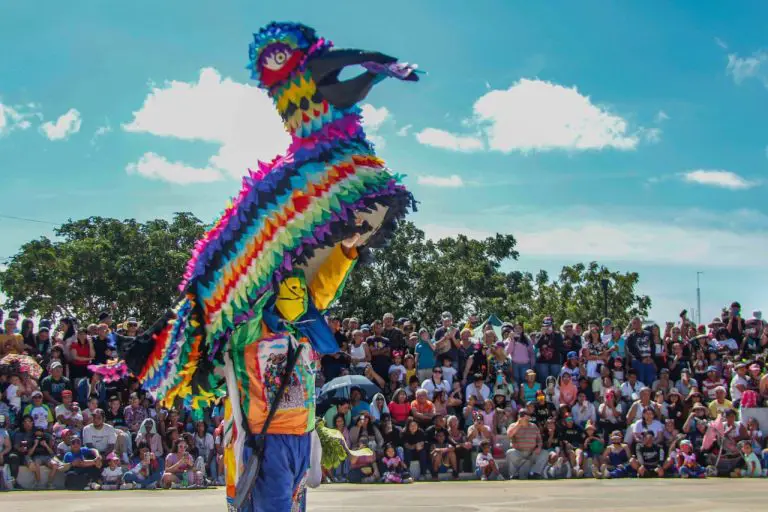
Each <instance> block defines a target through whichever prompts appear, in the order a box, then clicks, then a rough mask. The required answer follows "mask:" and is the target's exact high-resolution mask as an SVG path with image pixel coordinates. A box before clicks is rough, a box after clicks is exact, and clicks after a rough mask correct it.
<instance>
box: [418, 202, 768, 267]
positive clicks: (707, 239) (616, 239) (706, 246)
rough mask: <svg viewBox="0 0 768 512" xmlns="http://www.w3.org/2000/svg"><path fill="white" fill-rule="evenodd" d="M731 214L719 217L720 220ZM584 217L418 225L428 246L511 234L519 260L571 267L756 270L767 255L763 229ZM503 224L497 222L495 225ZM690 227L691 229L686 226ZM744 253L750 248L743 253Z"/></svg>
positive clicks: (572, 214)
mask: <svg viewBox="0 0 768 512" xmlns="http://www.w3.org/2000/svg"><path fill="white" fill-rule="evenodd" d="M730 214H731V213H730V212H723V213H722V215H721V217H727V216H729V215H730ZM583 215H584V212H582V211H578V210H566V211H563V212H560V213H559V214H558V215H557V217H556V218H552V217H550V216H548V217H547V219H546V220H542V219H540V216H538V218H537V215H533V214H525V215H520V216H515V217H514V218H515V220H514V221H512V222H510V219H511V218H512V216H510V215H505V216H503V217H502V216H496V217H494V218H484V220H483V222H484V224H483V225H484V226H491V227H484V228H482V229H477V228H468V227H466V225H464V226H462V225H451V224H435V223H430V224H425V225H419V227H420V228H421V229H423V230H424V231H425V233H426V234H427V236H428V237H429V238H431V239H433V240H437V239H440V238H444V237H452V236H456V235H457V234H464V235H466V236H468V237H470V238H474V239H478V240H482V239H485V238H487V237H490V236H494V235H495V234H496V232H497V231H498V232H503V233H512V234H513V235H514V236H515V239H516V240H517V242H518V246H517V247H516V249H517V250H518V251H520V254H521V255H522V256H523V257H526V258H527V257H532V258H546V259H551V260H559V261H562V262H563V263H564V264H566V263H567V264H570V263H573V262H574V261H588V260H598V261H600V262H608V261H614V262H615V261H622V262H633V263H643V264H646V263H647V264H661V265H684V266H686V267H690V266H691V265H693V264H695V265H698V266H701V267H706V266H709V267H731V266H739V267H758V268H762V267H763V266H764V265H765V259H764V258H763V256H762V255H763V254H765V252H766V251H768V229H766V226H765V225H762V226H760V227H756V228H755V229H754V230H750V231H744V230H737V229H729V228H728V227H727V226H721V225H719V224H718V223H716V222H702V221H701V220H698V221H696V222H693V219H686V222H685V223H683V222H678V221H679V219H672V218H670V219H669V220H668V221H661V220H649V221H632V220H610V219H597V218H587V219H585V220H574V219H582V218H583ZM500 218H501V219H503V220H500V221H497V220H496V219H500ZM687 221H692V223H690V224H689V223H687ZM744 247H750V250H749V251H744Z"/></svg>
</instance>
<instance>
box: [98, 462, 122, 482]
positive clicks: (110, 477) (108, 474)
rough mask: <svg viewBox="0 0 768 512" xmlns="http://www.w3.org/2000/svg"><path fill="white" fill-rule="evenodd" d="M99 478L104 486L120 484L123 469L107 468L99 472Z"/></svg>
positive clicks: (118, 467)
mask: <svg viewBox="0 0 768 512" xmlns="http://www.w3.org/2000/svg"><path fill="white" fill-rule="evenodd" d="M101 478H102V479H104V483H105V484H116V483H121V482H122V479H123V468H121V467H120V466H117V467H116V468H115V469H112V468H110V467H109V466H107V467H105V468H104V469H102V470H101Z"/></svg>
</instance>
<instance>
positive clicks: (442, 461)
mask: <svg viewBox="0 0 768 512" xmlns="http://www.w3.org/2000/svg"><path fill="white" fill-rule="evenodd" d="M430 458H431V460H432V479H433V480H437V479H438V478H439V475H440V473H441V472H442V471H444V470H448V469H450V470H451V472H452V474H453V479H454V480H458V479H459V466H458V462H457V460H456V450H455V449H454V447H453V445H451V444H450V442H449V441H448V440H447V439H446V432H445V430H437V431H436V432H435V440H434V442H433V443H432V445H431V447H430Z"/></svg>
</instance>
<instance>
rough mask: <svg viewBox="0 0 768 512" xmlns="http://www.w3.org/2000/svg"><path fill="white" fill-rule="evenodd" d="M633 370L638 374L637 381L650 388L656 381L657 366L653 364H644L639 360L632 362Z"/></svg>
mask: <svg viewBox="0 0 768 512" xmlns="http://www.w3.org/2000/svg"><path fill="white" fill-rule="evenodd" d="M632 368H634V369H635V371H636V372H637V380H639V381H640V382H642V383H643V384H645V385H646V386H648V387H651V386H652V385H653V382H654V381H655V380H656V365H655V364H653V363H644V362H642V361H640V360H638V359H633V360H632Z"/></svg>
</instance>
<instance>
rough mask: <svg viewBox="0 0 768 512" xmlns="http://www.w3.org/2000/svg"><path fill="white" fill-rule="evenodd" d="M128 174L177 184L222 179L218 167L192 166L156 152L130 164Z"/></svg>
mask: <svg viewBox="0 0 768 512" xmlns="http://www.w3.org/2000/svg"><path fill="white" fill-rule="evenodd" d="M125 170H126V171H127V172H128V174H138V175H140V176H144V177H145V178H149V179H154V180H162V181H168V182H170V183H176V184H177V185H189V184H192V183H210V182H212V181H218V180H220V179H222V174H221V172H220V171H219V170H218V169H213V168H211V167H205V168H203V169H200V168H196V167H191V166H188V165H186V164H183V163H181V162H170V161H168V160H167V159H166V158H165V157H163V156H160V155H158V154H155V153H144V155H142V157H141V158H140V159H139V161H138V162H136V163H132V164H128V166H127V167H126V168H125Z"/></svg>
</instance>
